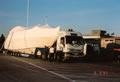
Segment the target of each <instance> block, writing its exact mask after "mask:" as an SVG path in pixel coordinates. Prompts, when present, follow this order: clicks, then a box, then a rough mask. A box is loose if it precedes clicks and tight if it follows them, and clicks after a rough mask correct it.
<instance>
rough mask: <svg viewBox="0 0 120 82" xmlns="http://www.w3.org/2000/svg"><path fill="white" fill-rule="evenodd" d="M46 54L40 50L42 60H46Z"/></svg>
mask: <svg viewBox="0 0 120 82" xmlns="http://www.w3.org/2000/svg"><path fill="white" fill-rule="evenodd" d="M47 57H48V54H47V53H46V52H42V54H41V59H42V60H47Z"/></svg>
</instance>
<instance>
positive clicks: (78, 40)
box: [66, 36, 83, 45]
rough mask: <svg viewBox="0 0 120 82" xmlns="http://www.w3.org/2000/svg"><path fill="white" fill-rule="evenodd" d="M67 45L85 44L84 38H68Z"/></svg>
mask: <svg viewBox="0 0 120 82" xmlns="http://www.w3.org/2000/svg"><path fill="white" fill-rule="evenodd" d="M66 44H72V45H73V44H78V45H80V44H83V38H82V37H80V36H66Z"/></svg>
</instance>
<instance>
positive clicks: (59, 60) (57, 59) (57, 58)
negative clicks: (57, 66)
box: [56, 53, 63, 62]
mask: <svg viewBox="0 0 120 82" xmlns="http://www.w3.org/2000/svg"><path fill="white" fill-rule="evenodd" d="M62 54H63V53H57V55H56V61H58V62H62V59H63V58H62Z"/></svg>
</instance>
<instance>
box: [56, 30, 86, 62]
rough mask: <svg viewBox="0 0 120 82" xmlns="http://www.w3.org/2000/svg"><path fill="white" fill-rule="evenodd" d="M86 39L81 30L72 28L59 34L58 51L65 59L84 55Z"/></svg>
mask: <svg viewBox="0 0 120 82" xmlns="http://www.w3.org/2000/svg"><path fill="white" fill-rule="evenodd" d="M83 51H84V40H83V38H82V34H81V33H80V32H74V31H72V29H70V30H68V31H61V32H60V33H59V34H58V39H57V45H56V53H58V54H59V53H60V54H59V56H61V58H63V59H65V60H66V59H69V58H80V57H84V54H83Z"/></svg>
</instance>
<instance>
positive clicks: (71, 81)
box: [15, 57, 75, 82]
mask: <svg viewBox="0 0 120 82" xmlns="http://www.w3.org/2000/svg"><path fill="white" fill-rule="evenodd" d="M15 58H16V57H15ZM16 59H17V60H19V61H22V62H24V63H27V64H29V65H32V66H34V67H37V68H39V69H42V70H44V71H47V72H49V73H51V74H54V75H56V76H59V77H61V78H64V79H66V80H68V81H70V82H75V80H72V79H70V78H68V77H65V76H63V75H61V74H58V73H56V72H53V71H49V70H47V69H46V68H43V67H41V66H37V65H35V64H33V63H30V62H27V61H25V60H22V59H18V58H16Z"/></svg>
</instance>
